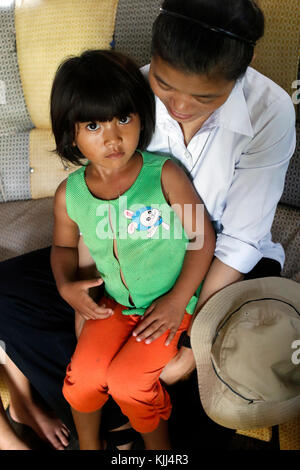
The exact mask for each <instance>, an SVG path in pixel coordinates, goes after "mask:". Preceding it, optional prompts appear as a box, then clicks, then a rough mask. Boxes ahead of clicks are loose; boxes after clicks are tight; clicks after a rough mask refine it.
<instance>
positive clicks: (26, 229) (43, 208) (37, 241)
mask: <svg viewBox="0 0 300 470" xmlns="http://www.w3.org/2000/svg"><path fill="white" fill-rule="evenodd" d="M52 207H53V200H52V199H51V198H46V199H39V200H38V201H33V200H28V201H16V202H6V203H2V204H0V220H1V238H0V261H4V260H5V259H8V258H13V257H14V256H18V255H21V254H23V253H28V252H29V251H32V250H38V249H39V248H45V247H46V246H49V245H51V243H52V229H53V210H52Z"/></svg>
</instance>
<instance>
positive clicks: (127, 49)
mask: <svg viewBox="0 0 300 470" xmlns="http://www.w3.org/2000/svg"><path fill="white" fill-rule="evenodd" d="M161 3H162V2H161V0H149V1H148V2H141V0H119V4H118V10H117V17H116V26H115V48H116V50H118V51H120V52H123V53H125V54H128V55H129V56H130V57H132V58H133V59H135V61H136V62H137V64H138V65H139V66H140V67H141V66H142V65H145V64H147V63H148V62H149V61H150V47H151V29H152V24H153V21H154V20H155V18H156V17H157V16H158V14H159V8H160V6H161Z"/></svg>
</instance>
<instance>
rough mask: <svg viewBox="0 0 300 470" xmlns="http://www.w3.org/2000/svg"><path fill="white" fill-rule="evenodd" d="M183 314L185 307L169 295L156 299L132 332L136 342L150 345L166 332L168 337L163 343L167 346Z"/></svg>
mask: <svg viewBox="0 0 300 470" xmlns="http://www.w3.org/2000/svg"><path fill="white" fill-rule="evenodd" d="M184 313H185V306H183V305H180V303H179V302H178V300H177V299H175V297H174V296H173V295H172V294H171V293H170V294H166V295H164V296H162V297H160V298H159V299H156V300H155V301H154V302H153V303H152V304H151V305H150V307H148V308H147V310H146V311H145V313H144V316H143V318H142V321H141V322H140V323H139V325H138V326H137V328H136V329H135V330H134V331H133V333H132V334H133V336H135V337H136V340H137V341H144V340H145V343H146V344H150V343H152V341H154V340H155V339H157V338H159V337H160V336H161V335H162V334H163V333H165V332H166V331H167V330H170V333H169V336H168V337H167V340H166V342H165V345H166V346H169V344H170V343H171V341H172V339H173V338H174V336H175V334H176V331H177V330H178V328H179V326H180V324H181V322H182V319H183V316H184Z"/></svg>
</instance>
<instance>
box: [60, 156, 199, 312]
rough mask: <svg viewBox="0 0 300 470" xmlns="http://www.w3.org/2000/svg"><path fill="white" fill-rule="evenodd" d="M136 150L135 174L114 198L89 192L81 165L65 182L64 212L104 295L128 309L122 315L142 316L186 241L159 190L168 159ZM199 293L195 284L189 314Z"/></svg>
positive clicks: (179, 260)
mask: <svg viewBox="0 0 300 470" xmlns="http://www.w3.org/2000/svg"><path fill="white" fill-rule="evenodd" d="M140 153H141V155H142V158H143V166H142V168H141V170H140V173H139V175H138V176H137V178H136V180H135V182H134V183H133V185H132V186H131V187H130V188H129V189H128V190H127V191H126V192H125V193H124V194H122V196H120V197H119V198H117V199H113V200H109V201H107V200H102V199H99V198H96V197H95V196H93V194H92V193H91V192H90V191H89V189H88V186H87V184H86V181H85V166H83V167H81V168H79V169H78V170H76V171H75V172H74V173H72V174H70V175H69V177H68V180H67V186H66V206H67V212H68V215H69V217H70V218H71V219H72V220H73V221H74V222H76V224H77V225H78V227H79V230H80V232H81V234H82V236H83V239H84V242H85V244H86V245H87V247H88V248H89V251H90V254H91V256H92V258H93V259H94V261H95V263H96V266H97V269H98V271H99V273H100V275H101V277H102V279H103V281H104V283H105V291H106V294H107V295H108V296H110V297H112V298H113V299H114V300H115V301H116V302H118V303H119V304H121V305H124V306H126V307H129V310H123V313H124V314H125V315H126V314H128V315H129V314H130V315H143V314H144V311H145V309H146V308H147V307H149V305H151V303H152V302H153V301H154V300H155V299H157V298H158V297H160V296H162V295H164V294H166V293H167V292H168V291H169V290H170V289H171V288H172V287H173V285H174V284H175V282H176V279H177V278H178V276H179V274H180V272H181V268H182V264H183V259H184V256H185V251H186V247H187V244H188V238H187V236H186V234H185V232H184V229H183V227H182V224H181V221H180V219H179V218H178V217H177V215H176V213H175V212H174V210H173V209H172V208H171V207H170V206H169V204H168V203H167V201H166V200H165V197H164V195H163V192H162V187H161V172H162V167H163V165H164V163H165V162H166V160H168V158H165V157H160V156H157V155H153V154H151V153H149V152H140ZM114 238H115V239H116V244H117V252H118V259H117V258H116V257H115V255H114V250H113V241H114ZM120 270H121V271H122V273H123V278H124V279H125V282H126V284H127V286H128V288H127V287H126V286H125V284H124V283H123V281H122V279H121V275H120ZM199 293H200V287H199V289H198V290H197V292H196V293H195V295H194V296H193V297H192V298H191V299H190V301H189V303H188V306H187V309H186V310H187V312H188V313H191V314H192V313H193V312H194V309H195V306H196V304H197V300H198V297H199ZM132 302H133V304H132Z"/></svg>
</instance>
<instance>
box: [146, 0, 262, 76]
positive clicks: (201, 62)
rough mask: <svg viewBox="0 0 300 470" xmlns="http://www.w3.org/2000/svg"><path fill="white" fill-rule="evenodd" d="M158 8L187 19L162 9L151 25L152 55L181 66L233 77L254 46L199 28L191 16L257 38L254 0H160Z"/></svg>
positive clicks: (258, 26) (259, 34)
mask: <svg viewBox="0 0 300 470" xmlns="http://www.w3.org/2000/svg"><path fill="white" fill-rule="evenodd" d="M162 8H163V9H164V10H166V11H170V12H173V13H178V14H180V15H184V16H187V17H189V18H191V20H189V19H187V20H186V19H182V18H178V17H174V16H172V15H168V14H167V13H166V14H164V13H161V14H160V15H159V16H158V17H157V19H156V20H155V22H154V24H153V31H152V55H153V56H154V57H155V56H158V57H160V58H161V59H163V60H164V61H166V62H168V63H169V64H170V65H172V66H174V67H176V68H178V69H179V70H182V71H185V72H189V73H197V74H205V75H207V76H212V77H216V76H221V77H224V78H225V79H226V80H230V81H231V80H236V79H238V78H239V77H240V76H241V75H243V74H244V73H245V71H246V69H247V67H248V65H249V64H250V62H251V60H252V58H253V52H254V46H253V45H251V44H250V43H247V42H245V41H242V40H238V39H235V38H232V37H229V36H228V35H226V34H222V33H219V32H214V31H211V30H209V29H206V28H203V27H201V26H200V24H197V23H196V22H195V21H192V19H198V20H199V21H201V22H203V23H205V24H207V25H209V26H212V27H217V28H222V29H224V30H226V31H229V32H231V33H234V34H236V35H238V36H241V37H242V38H245V39H247V40H250V41H253V42H256V41H258V39H260V38H261V37H262V36H263V34H264V15H263V13H262V11H261V9H260V8H259V7H258V6H257V4H256V3H255V1H253V0H184V1H183V0H164V1H163V3H162Z"/></svg>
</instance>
